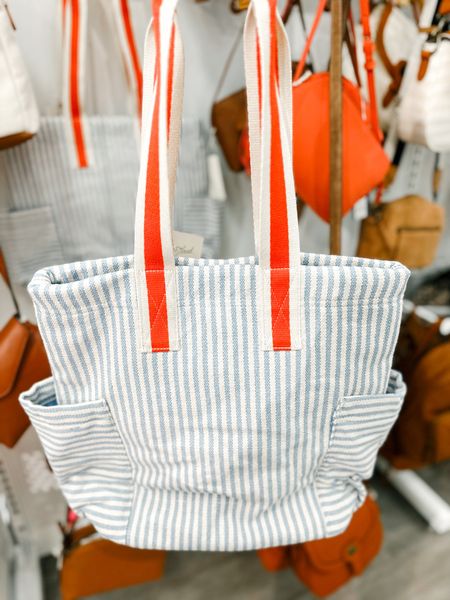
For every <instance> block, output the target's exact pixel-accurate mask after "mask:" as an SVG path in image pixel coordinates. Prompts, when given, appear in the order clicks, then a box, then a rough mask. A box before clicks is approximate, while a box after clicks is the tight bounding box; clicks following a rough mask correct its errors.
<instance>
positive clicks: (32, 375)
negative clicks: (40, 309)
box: [0, 318, 50, 448]
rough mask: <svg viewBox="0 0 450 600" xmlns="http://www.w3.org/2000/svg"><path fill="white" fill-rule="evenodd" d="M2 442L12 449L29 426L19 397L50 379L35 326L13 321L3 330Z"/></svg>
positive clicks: (0, 338)
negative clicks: (33, 386)
mask: <svg viewBox="0 0 450 600" xmlns="http://www.w3.org/2000/svg"><path fill="white" fill-rule="evenodd" d="M0 365H1V368H0V443H1V444H4V445H5V446H8V447H10V448H11V447H12V446H14V445H15V443H16V442H17V441H18V440H19V438H20V437H21V435H22V434H23V433H24V432H25V430H26V429H27V427H28V425H29V421H28V417H27V416H26V414H25V412H24V411H23V409H22V407H21V406H20V403H19V395H20V394H21V393H22V392H25V391H26V390H28V389H29V388H30V387H31V386H32V385H33V384H34V383H36V382H37V381H40V380H41V379H45V378H46V377H49V376H50V367H49V364H48V361H47V356H46V353H45V349H44V346H43V343H42V340H41V337H40V335H39V331H38V329H37V327H36V326H35V325H31V324H30V323H21V322H20V321H19V320H18V319H16V318H12V319H10V320H9V321H8V323H7V324H6V325H5V327H4V328H3V329H2V330H1V331H0Z"/></svg>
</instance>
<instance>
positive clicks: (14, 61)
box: [0, 0, 39, 150]
mask: <svg viewBox="0 0 450 600" xmlns="http://www.w3.org/2000/svg"><path fill="white" fill-rule="evenodd" d="M38 128H39V113H38V109H37V105H36V100H35V97H34V92H33V88H32V87H31V82H30V80H29V77H28V73H27V70H26V67H25V64H24V62H23V59H22V55H21V53H20V49H19V46H18V44H17V40H16V36H15V32H14V26H13V22H12V19H11V17H10V15H9V12H8V9H7V6H6V3H5V1H4V0H0V150H1V149H3V148H10V147H11V146H15V145H16V144H20V143H21V142H24V141H26V140H28V139H30V138H31V137H32V136H33V135H34V134H35V133H36V132H37V130H38Z"/></svg>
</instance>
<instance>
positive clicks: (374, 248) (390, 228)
mask: <svg viewBox="0 0 450 600" xmlns="http://www.w3.org/2000/svg"><path fill="white" fill-rule="evenodd" d="M443 229H444V209H443V207H442V206H439V205H438V204H436V203H434V202H430V201H429V200H426V199H425V198H422V197H421V196H405V197H404V198H400V199H399V200H394V201H393V202H386V203H381V204H378V205H375V206H374V207H373V209H372V211H371V214H370V215H369V216H368V217H367V218H366V219H364V220H363V222H362V223H361V232H360V237H359V244H358V249H357V251H356V254H357V256H361V257H364V258H378V259H382V260H397V261H399V262H401V263H403V264H404V265H406V266H407V267H409V268H410V269H421V268H423V267H426V266H428V265H430V264H431V263H432V262H433V261H434V258H435V256H436V251H437V248H438V245H439V240H440V239H441V235H442V231H443Z"/></svg>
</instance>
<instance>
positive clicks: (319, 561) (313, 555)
mask: <svg viewBox="0 0 450 600" xmlns="http://www.w3.org/2000/svg"><path fill="white" fill-rule="evenodd" d="M382 541H383V527H382V524H381V519H380V511H379V509H378V505H377V504H376V502H375V501H374V500H372V498H370V496H369V497H367V499H366V501H365V502H364V504H363V505H362V506H361V507H360V508H359V510H357V511H356V512H355V514H354V515H353V517H352V520H351V522H350V525H349V526H348V528H347V530H346V531H344V533H341V534H340V535H337V536H336V537H333V538H327V539H324V540H315V541H313V542H306V543H304V544H297V545H295V546H284V547H279V548H266V549H264V550H259V551H258V557H259V560H260V561H261V563H262V565H263V567H264V568H265V569H266V570H267V571H280V570H282V569H285V568H286V567H288V566H290V567H291V568H292V569H293V571H294V572H295V574H296V575H297V577H298V578H299V579H300V580H301V581H302V582H303V583H304V584H305V585H306V587H308V588H309V589H310V590H311V592H312V593H313V594H315V595H317V596H327V595H328V594H331V593H333V592H335V591H336V590H337V589H338V588H340V587H341V586H342V585H344V584H345V583H347V582H348V581H349V580H350V579H351V578H352V577H354V576H356V575H360V574H361V573H362V572H363V571H364V570H365V569H366V568H367V566H368V565H369V564H370V563H371V562H372V560H373V559H374V558H375V556H376V555H377V554H378V552H379V551H380V548H381V544H382Z"/></svg>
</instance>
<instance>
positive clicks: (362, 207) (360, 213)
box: [353, 196, 369, 221]
mask: <svg viewBox="0 0 450 600" xmlns="http://www.w3.org/2000/svg"><path fill="white" fill-rule="evenodd" d="M368 216H369V200H368V198H367V196H364V197H363V198H360V199H359V200H358V202H356V204H354V205H353V218H354V220H355V221H362V220H363V219H365V218H366V217H368Z"/></svg>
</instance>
